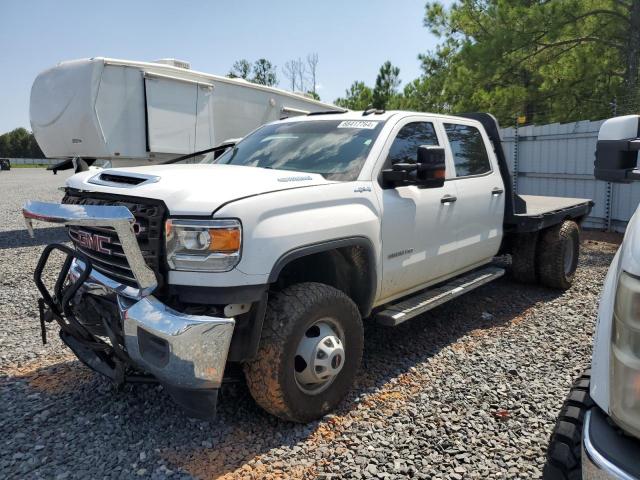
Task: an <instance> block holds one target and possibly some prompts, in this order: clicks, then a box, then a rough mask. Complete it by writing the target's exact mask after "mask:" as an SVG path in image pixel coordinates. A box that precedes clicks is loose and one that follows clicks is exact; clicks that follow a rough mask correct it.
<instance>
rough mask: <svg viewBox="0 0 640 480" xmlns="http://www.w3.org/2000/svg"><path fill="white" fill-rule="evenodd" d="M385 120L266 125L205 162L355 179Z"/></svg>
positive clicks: (347, 179)
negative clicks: (217, 156)
mask: <svg viewBox="0 0 640 480" xmlns="http://www.w3.org/2000/svg"><path fill="white" fill-rule="evenodd" d="M382 124H383V122H379V121H369V120H367V121H364V120H343V121H339V120H318V121H306V122H287V123H277V124H273V125H265V126H264V127H262V128H260V129H258V130H256V131H255V132H254V133H253V134H251V135H249V136H247V137H246V138H245V139H243V140H242V142H240V143H239V144H238V145H236V146H235V147H234V148H232V149H231V150H228V151H227V152H225V153H224V154H223V155H222V156H220V157H219V158H218V159H214V158H213V155H207V156H206V157H205V158H204V159H203V160H202V163H223V164H229V165H244V166H249V167H259V168H273V169H279V170H294V171H297V172H306V173H319V174H320V175H322V176H323V177H325V178H326V179H328V180H342V181H350V180H355V179H356V178H357V177H358V174H359V173H360V170H361V168H362V165H363V164H364V162H365V160H366V158H367V155H368V154H369V151H370V150H371V146H372V145H373V142H374V141H375V139H376V137H377V136H378V134H379V133H380V129H381V128H382Z"/></svg>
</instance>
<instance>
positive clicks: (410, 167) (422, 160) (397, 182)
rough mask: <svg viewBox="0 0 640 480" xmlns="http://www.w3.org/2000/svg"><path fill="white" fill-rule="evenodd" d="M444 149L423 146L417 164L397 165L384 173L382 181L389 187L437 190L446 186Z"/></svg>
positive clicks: (420, 148)
mask: <svg viewBox="0 0 640 480" xmlns="http://www.w3.org/2000/svg"><path fill="white" fill-rule="evenodd" d="M444 177H445V161H444V148H443V147H437V146H431V145H421V146H419V147H418V151H417V156H416V162H415V163H408V162H407V163H404V162H401V163H395V164H393V166H392V168H390V169H387V170H383V171H382V180H383V182H384V184H385V185H388V186H394V187H399V186H407V185H418V186H419V187H422V188H437V187H441V186H442V185H444Z"/></svg>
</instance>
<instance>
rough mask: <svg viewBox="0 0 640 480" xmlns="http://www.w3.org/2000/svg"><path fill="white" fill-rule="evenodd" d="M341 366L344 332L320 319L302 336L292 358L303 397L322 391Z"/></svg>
mask: <svg viewBox="0 0 640 480" xmlns="http://www.w3.org/2000/svg"><path fill="white" fill-rule="evenodd" d="M344 363H345V351H344V332H343V331H342V328H340V325H338V323H337V322H336V321H335V320H333V319H331V318H321V319H320V320H318V321H317V322H315V323H313V324H312V325H311V326H310V327H309V328H307V330H306V331H305V332H304V334H303V335H302V338H301V339H300V342H298V348H297V349H296V355H295V358H294V374H295V379H296V384H297V385H298V388H299V389H300V390H301V391H303V392H304V393H306V394H307V395H317V394H319V393H321V392H323V391H325V390H326V389H327V388H328V387H329V386H330V385H331V384H332V383H333V382H334V380H335V379H336V377H337V376H338V375H339V374H340V372H341V371H342V368H343V367H344Z"/></svg>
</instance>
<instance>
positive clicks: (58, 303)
mask: <svg viewBox="0 0 640 480" xmlns="http://www.w3.org/2000/svg"><path fill="white" fill-rule="evenodd" d="M55 250H57V251H60V252H62V253H63V254H64V255H65V260H64V263H63V265H62V268H61V269H60V272H59V273H58V277H57V279H56V282H55V285H54V287H53V295H52V294H51V293H50V292H49V289H48V288H47V287H46V285H45V284H44V281H43V280H42V276H43V272H44V270H45V268H46V266H47V263H48V262H49V259H50V257H51V254H52V253H53V252H54V251H55ZM74 260H79V261H80V262H82V263H83V264H84V266H85V268H84V269H83V271H82V273H81V274H80V276H79V277H78V278H76V279H75V280H72V279H71V276H70V275H69V271H70V269H71V265H72V263H73V261H74ZM91 269H92V266H91V260H90V259H89V258H88V257H87V256H86V255H84V254H82V253H81V252H78V251H77V250H73V249H72V248H69V247H68V246H66V245H62V244H58V243H53V244H50V245H47V246H46V247H45V249H44V250H43V252H42V254H41V255H40V259H39V260H38V264H37V266H36V269H35V272H34V275H33V279H34V281H35V284H36V286H37V288H38V291H39V292H40V295H41V298H39V299H38V311H39V316H40V332H41V336H42V343H43V344H46V343H47V329H46V324H47V323H51V322H53V321H54V320H55V321H56V322H57V323H58V325H59V326H60V338H61V339H62V341H63V342H64V343H65V344H66V345H67V346H68V347H69V348H70V349H71V350H72V351H73V353H75V354H76V356H77V357H78V358H79V359H80V361H82V363H84V364H85V365H87V366H88V367H89V368H91V369H92V370H94V371H96V372H98V373H100V374H102V375H104V376H106V377H108V378H109V379H111V380H112V381H113V382H114V384H115V385H116V386H118V387H120V386H122V385H123V384H124V383H126V382H136V383H156V380H155V379H154V377H152V376H150V375H142V374H139V373H135V372H134V369H133V367H132V365H131V363H130V361H129V359H128V356H127V354H126V352H125V351H124V350H123V348H122V340H121V339H122V329H121V326H120V325H119V324H118V321H117V319H109V320H108V319H106V318H103V319H102V321H103V324H104V329H105V331H106V332H107V334H108V337H109V343H107V342H105V341H104V340H102V339H101V338H99V337H96V336H95V335H94V334H93V333H91V332H90V331H89V329H87V328H86V327H85V326H84V325H83V324H82V323H81V322H80V321H79V320H78V319H77V318H76V316H75V314H74V312H73V308H72V301H73V299H74V298H75V297H76V294H77V293H78V292H79V290H80V287H82V285H83V284H84V282H85V281H86V280H87V279H88V278H89V275H90V274H91Z"/></svg>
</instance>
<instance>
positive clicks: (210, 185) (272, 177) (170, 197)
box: [67, 164, 335, 215]
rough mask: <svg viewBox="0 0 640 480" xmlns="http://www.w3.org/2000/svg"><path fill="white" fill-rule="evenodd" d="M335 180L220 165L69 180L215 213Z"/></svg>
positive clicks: (191, 211) (182, 209)
mask: <svg viewBox="0 0 640 480" xmlns="http://www.w3.org/2000/svg"><path fill="white" fill-rule="evenodd" d="M138 182H139V183H138ZM136 183H138V184H136ZM331 183H335V182H330V181H327V180H326V179H325V178H324V177H323V176H322V175H319V174H314V173H305V172H294V171H290V170H269V169H264V168H256V167H243V166H238V165H217V164H213V165H208V164H187V165H185V164H177V165H154V166H149V167H131V168H111V169H105V170H101V171H99V172H96V171H95V170H94V171H88V172H82V173H79V174H77V175H74V176H72V177H70V178H69V179H68V180H67V186H68V187H71V188H75V189H78V190H86V191H93V192H103V193H112V194H115V195H124V196H129V197H141V198H153V199H157V200H162V201H163V202H164V203H165V205H166V206H167V208H168V209H169V212H170V213H171V214H172V215H211V214H212V213H213V212H214V211H215V210H217V209H218V208H219V207H220V206H222V205H224V204H227V203H229V202H232V201H234V200H238V199H241V198H246V197H252V196H255V195H262V194H266V193H271V192H278V191H282V190H289V189H292V188H305V187H312V186H321V185H329V184H331Z"/></svg>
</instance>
